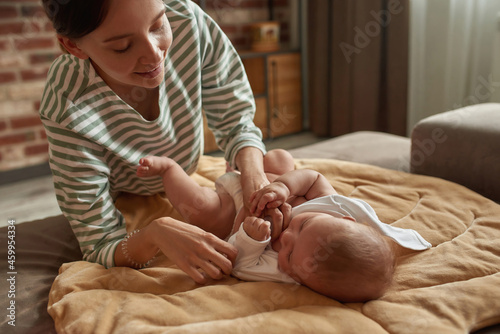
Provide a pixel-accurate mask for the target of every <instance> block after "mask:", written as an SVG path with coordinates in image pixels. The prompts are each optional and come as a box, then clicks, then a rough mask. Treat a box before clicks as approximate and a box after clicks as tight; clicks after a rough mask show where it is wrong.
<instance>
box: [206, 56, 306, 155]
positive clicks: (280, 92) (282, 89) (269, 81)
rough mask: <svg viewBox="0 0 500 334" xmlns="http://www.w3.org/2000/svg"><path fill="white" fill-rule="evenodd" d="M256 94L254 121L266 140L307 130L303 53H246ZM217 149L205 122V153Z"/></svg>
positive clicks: (246, 62) (244, 63)
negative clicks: (303, 98)
mask: <svg viewBox="0 0 500 334" xmlns="http://www.w3.org/2000/svg"><path fill="white" fill-rule="evenodd" d="M241 57H242V60H243V65H244V66H245V71H246V73H247V76H248V80H249V81H250V86H251V87H252V91H253V94H254V97H255V104H256V113H255V117H254V123H255V125H257V126H258V127H259V128H260V129H261V130H262V134H263V137H264V139H272V138H276V137H280V136H284V135H288V134H292V133H297V132H300V131H302V129H303V118H302V117H303V116H302V70H301V60H300V53H299V52H278V53H242V54H241ZM214 150H217V146H216V145H215V141H214V138H213V135H212V133H211V132H210V130H208V127H207V126H206V122H205V152H207V153H208V152H211V151H214Z"/></svg>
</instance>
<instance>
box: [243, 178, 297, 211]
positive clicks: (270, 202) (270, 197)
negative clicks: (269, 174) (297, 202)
mask: <svg viewBox="0 0 500 334" xmlns="http://www.w3.org/2000/svg"><path fill="white" fill-rule="evenodd" d="M289 196H290V190H289V189H288V187H287V186H286V185H285V184H284V183H282V182H273V183H270V184H268V185H267V186H265V187H264V188H262V189H260V190H257V191H256V192H254V193H253V194H252V196H251V197H250V213H251V214H252V215H254V216H257V217H259V216H260V215H261V214H262V211H263V210H264V209H265V208H269V209H273V208H278V207H279V206H280V205H282V204H283V203H285V202H286V200H287V199H288V197H289Z"/></svg>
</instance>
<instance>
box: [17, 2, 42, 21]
mask: <svg viewBox="0 0 500 334" xmlns="http://www.w3.org/2000/svg"><path fill="white" fill-rule="evenodd" d="M21 14H22V15H23V16H24V17H30V18H32V17H35V16H36V17H37V18H42V17H46V15H45V11H44V10H43V7H42V6H41V5H40V4H37V5H23V6H22V7H21Z"/></svg>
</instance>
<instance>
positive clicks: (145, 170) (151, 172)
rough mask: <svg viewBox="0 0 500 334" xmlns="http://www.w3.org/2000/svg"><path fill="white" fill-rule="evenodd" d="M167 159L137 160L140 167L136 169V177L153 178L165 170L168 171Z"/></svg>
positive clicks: (149, 157)
mask: <svg viewBox="0 0 500 334" xmlns="http://www.w3.org/2000/svg"><path fill="white" fill-rule="evenodd" d="M168 162H169V159H168V158H166V157H155V156H148V157H145V158H142V159H141V160H139V164H140V166H139V167H137V176H140V177H146V176H155V175H161V174H162V172H163V171H165V169H168V166H169V164H168Z"/></svg>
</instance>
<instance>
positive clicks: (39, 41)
mask: <svg viewBox="0 0 500 334" xmlns="http://www.w3.org/2000/svg"><path fill="white" fill-rule="evenodd" d="M15 45H16V49H17V50H19V51H22V50H35V49H47V48H52V47H54V46H55V38H49V37H43V38H42V37H38V38H19V39H17V40H16V41H15Z"/></svg>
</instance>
